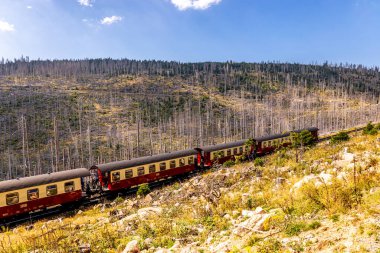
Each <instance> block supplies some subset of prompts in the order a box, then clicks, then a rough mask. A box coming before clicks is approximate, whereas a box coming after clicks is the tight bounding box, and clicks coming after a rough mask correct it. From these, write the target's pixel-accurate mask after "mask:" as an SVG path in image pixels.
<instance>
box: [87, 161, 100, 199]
mask: <svg viewBox="0 0 380 253" xmlns="http://www.w3.org/2000/svg"><path fill="white" fill-rule="evenodd" d="M100 186H101V180H100V178H99V171H98V168H97V167H96V166H93V167H91V168H90V177H89V181H88V184H87V185H86V192H87V191H89V192H90V193H94V192H98V191H99V189H100V188H101V187H100Z"/></svg>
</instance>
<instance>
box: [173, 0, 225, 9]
mask: <svg viewBox="0 0 380 253" xmlns="http://www.w3.org/2000/svg"><path fill="white" fill-rule="evenodd" d="M170 1H171V2H172V4H174V5H175V7H177V8H178V9H179V10H181V11H183V10H187V9H195V10H205V9H207V8H209V7H210V6H211V5H214V4H218V3H220V2H221V1H222V0H170Z"/></svg>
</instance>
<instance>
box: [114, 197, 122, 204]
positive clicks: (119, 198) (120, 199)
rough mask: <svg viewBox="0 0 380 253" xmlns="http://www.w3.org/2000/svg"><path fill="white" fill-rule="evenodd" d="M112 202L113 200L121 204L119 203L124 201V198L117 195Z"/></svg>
mask: <svg viewBox="0 0 380 253" xmlns="http://www.w3.org/2000/svg"><path fill="white" fill-rule="evenodd" d="M114 202H115V203H116V204H121V203H123V202H124V199H123V198H122V197H120V196H118V197H117V198H116V199H115V200H114Z"/></svg>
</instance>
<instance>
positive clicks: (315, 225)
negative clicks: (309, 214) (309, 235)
mask: <svg viewBox="0 0 380 253" xmlns="http://www.w3.org/2000/svg"><path fill="white" fill-rule="evenodd" d="M321 225H322V224H321V223H320V222H319V221H313V222H312V223H309V224H308V225H307V230H312V229H317V228H319V227H320V226H321Z"/></svg>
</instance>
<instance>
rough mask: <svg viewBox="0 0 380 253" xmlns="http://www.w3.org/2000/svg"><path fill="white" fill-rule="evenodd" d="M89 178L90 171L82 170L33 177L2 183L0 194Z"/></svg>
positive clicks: (0, 183)
mask: <svg viewBox="0 0 380 253" xmlns="http://www.w3.org/2000/svg"><path fill="white" fill-rule="evenodd" d="M87 176H90V172H89V170H88V169H85V168H80V169H73V170H66V171H60V172H54V173H49V174H42V175H37V176H31V177H22V178H18V179H12V180H7V181H2V182H0V193H1V192H9V191H14V190H19V189H24V188H29V187H33V186H38V185H44V184H50V183H55V182H60V181H65V180H70V179H73V178H79V177H87Z"/></svg>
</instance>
